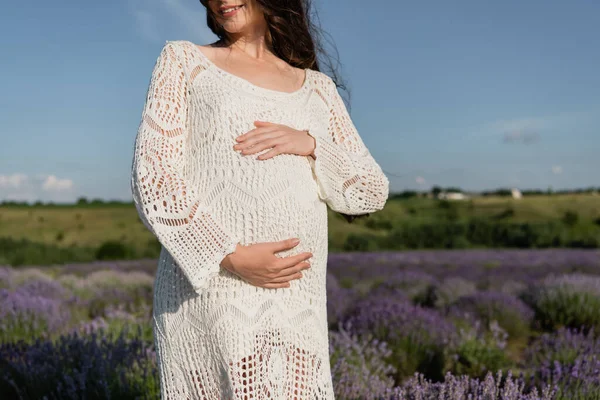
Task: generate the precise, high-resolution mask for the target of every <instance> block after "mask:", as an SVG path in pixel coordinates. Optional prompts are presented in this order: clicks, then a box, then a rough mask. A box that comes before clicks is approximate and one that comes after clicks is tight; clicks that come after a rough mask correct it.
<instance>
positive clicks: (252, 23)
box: [209, 0, 316, 160]
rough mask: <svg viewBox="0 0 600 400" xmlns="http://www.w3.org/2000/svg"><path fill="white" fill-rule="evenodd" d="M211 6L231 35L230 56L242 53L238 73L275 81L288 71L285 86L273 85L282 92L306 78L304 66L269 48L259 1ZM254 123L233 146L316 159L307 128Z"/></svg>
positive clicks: (269, 154) (244, 150) (242, 150)
mask: <svg viewBox="0 0 600 400" xmlns="http://www.w3.org/2000/svg"><path fill="white" fill-rule="evenodd" d="M239 5H243V7H242V8H241V9H239V10H237V11H236V13H235V14H234V15H232V16H230V17H225V16H223V15H221V13H220V10H221V9H222V8H229V7H233V6H239ZM209 6H210V8H211V10H212V11H213V13H214V14H215V15H216V18H217V21H218V22H219V23H220V24H221V25H222V26H223V28H224V29H225V30H226V31H227V32H228V33H229V35H231V37H232V40H233V44H232V45H231V47H230V50H231V54H229V55H227V57H228V59H231V58H238V56H239V58H238V59H237V61H236V62H235V66H234V67H235V69H236V71H240V72H238V73H237V75H241V74H243V75H244V76H253V75H256V76H257V78H256V80H254V81H259V80H265V81H270V82H274V81H276V79H279V80H281V78H279V77H280V76H281V75H282V73H283V72H282V71H285V74H286V75H289V76H290V77H289V78H288V77H287V76H284V81H283V83H282V86H283V85H286V88H280V89H274V90H279V91H282V92H290V91H292V90H290V89H289V88H290V87H298V86H299V85H300V84H301V82H303V81H304V76H303V75H304V72H303V70H302V69H300V68H293V67H291V66H290V65H288V64H287V63H286V62H285V61H283V60H281V59H279V58H278V57H276V56H275V55H274V54H273V53H272V52H271V51H270V50H269V49H268V46H267V44H266V43H265V32H266V29H267V23H266V21H265V19H264V16H263V13H262V10H261V9H260V5H259V4H258V3H257V2H256V1H255V0H232V1H220V0H213V1H210V2H209ZM244 59H245V60H247V61H244ZM284 64H285V65H284ZM269 69H271V70H273V71H274V73H272V74H270V76H269V75H268V74H269V72H264V71H269ZM261 71H262V72H261ZM287 71H290V72H287ZM299 74H301V75H302V76H300V75H299ZM299 76H300V77H299ZM289 82H300V84H297V85H296V86H293V85H290V84H289ZM254 125H255V126H256V128H254V129H252V130H250V131H248V132H246V133H244V134H242V135H240V136H238V137H237V138H236V140H237V142H238V143H237V144H235V145H234V146H233V150H235V151H239V152H240V154H242V155H252V154H255V153H258V152H260V151H262V150H264V149H270V150H269V151H268V152H266V153H264V154H261V155H260V156H258V157H256V158H257V159H258V160H266V159H269V158H273V157H275V156H276V155H278V154H295V155H298V156H310V157H312V158H313V159H316V156H315V154H314V149H315V145H316V143H315V139H314V138H313V137H312V136H311V135H310V134H309V132H308V131H305V130H298V129H294V128H292V127H290V126H287V125H283V124H276V123H273V122H269V121H254Z"/></svg>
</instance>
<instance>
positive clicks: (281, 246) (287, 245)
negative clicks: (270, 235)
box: [267, 238, 300, 254]
mask: <svg viewBox="0 0 600 400" xmlns="http://www.w3.org/2000/svg"><path fill="white" fill-rule="evenodd" d="M295 240H298V242H297V243H296V241H295ZM267 244H268V245H269V246H271V249H272V250H273V254H275V253H277V252H279V251H284V250H288V249H292V248H294V247H296V246H298V245H299V244H300V240H299V238H289V239H284V240H280V241H278V242H267Z"/></svg>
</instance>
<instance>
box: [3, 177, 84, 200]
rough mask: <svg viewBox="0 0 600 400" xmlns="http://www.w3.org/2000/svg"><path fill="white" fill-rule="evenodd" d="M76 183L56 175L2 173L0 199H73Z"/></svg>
mask: <svg viewBox="0 0 600 400" xmlns="http://www.w3.org/2000/svg"><path fill="white" fill-rule="evenodd" d="M74 187H75V184H74V182H73V180H71V179H68V178H59V177H57V176H56V175H47V174H43V175H42V174H34V175H27V174H21V173H15V174H12V175H0V200H14V201H27V202H35V201H38V200H42V201H61V202H64V201H73V200H74V198H75V193H74V190H73V189H74Z"/></svg>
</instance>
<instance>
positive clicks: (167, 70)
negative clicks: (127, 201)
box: [131, 42, 238, 290]
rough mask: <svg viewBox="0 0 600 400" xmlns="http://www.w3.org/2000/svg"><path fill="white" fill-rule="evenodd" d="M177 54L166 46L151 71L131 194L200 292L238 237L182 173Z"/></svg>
mask: <svg viewBox="0 0 600 400" xmlns="http://www.w3.org/2000/svg"><path fill="white" fill-rule="evenodd" d="M176 52H177V48H176V45H174V44H173V43H171V42H167V43H166V44H165V46H164V47H163V49H162V51H161V53H160V55H159V57H158V59H157V61H156V64H155V66H154V70H153V72H152V77H151V79H150V86H149V88H148V92H147V96H146V102H145V105H144V107H143V111H142V117H141V122H140V125H139V128H138V131H137V137H136V139H135V151H134V157H133V163H132V171H131V191H132V194H133V200H134V203H135V206H136V209H137V211H138V214H139V216H140V218H141V220H142V222H143V223H144V225H145V226H146V227H147V228H148V229H149V230H150V231H151V232H152V233H153V234H154V235H155V236H156V237H157V239H158V240H159V242H160V243H161V244H162V245H163V246H164V247H165V248H166V250H167V251H168V252H169V253H170V254H171V255H172V256H173V258H174V260H175V261H176V263H177V264H178V266H179V267H180V268H181V270H182V271H183V273H184V274H185V276H186V277H187V278H188V280H189V281H190V283H191V284H192V286H193V287H194V289H195V290H198V289H201V288H203V287H205V285H206V283H207V281H208V279H209V278H210V277H212V276H214V275H216V274H217V273H218V272H219V270H220V267H221V266H220V264H221V261H222V260H223V258H225V257H226V256H227V255H228V254H230V253H232V252H234V251H235V249H236V246H237V243H238V238H237V237H234V236H233V235H232V234H231V233H229V232H226V231H225V230H224V229H223V228H222V227H221V226H219V224H218V223H217V222H216V221H215V219H214V218H213V217H212V216H211V214H210V213H209V212H208V211H207V209H206V207H205V205H203V204H202V203H201V202H200V201H199V197H200V196H199V194H198V193H197V191H196V189H195V188H194V187H192V186H190V185H189V184H188V182H187V181H186V178H185V176H184V174H183V172H182V170H183V167H184V164H183V163H184V156H185V154H186V149H187V148H186V143H187V137H188V128H187V110H188V107H187V93H188V87H187V79H186V75H185V71H184V69H183V65H182V63H181V62H180V61H179V60H178V57H177V53H176Z"/></svg>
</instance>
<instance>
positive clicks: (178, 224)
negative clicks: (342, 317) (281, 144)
mask: <svg viewBox="0 0 600 400" xmlns="http://www.w3.org/2000/svg"><path fill="white" fill-rule="evenodd" d="M255 120H262V121H269V122H274V123H279V124H285V125H287V126H290V127H293V128H295V129H300V130H308V131H309V132H310V134H311V135H312V136H313V137H314V138H315V142H316V147H315V151H314V153H315V155H316V160H313V158H312V157H309V156H298V155H291V154H280V155H277V156H275V157H273V158H270V159H266V160H257V159H256V157H257V156H258V155H259V154H263V153H266V152H267V151H268V150H269V149H265V150H263V151H261V152H258V153H255V154H251V155H243V154H241V153H239V152H238V151H236V150H234V149H233V145H234V144H235V143H236V142H235V138H236V137H237V136H239V135H241V134H243V133H246V132H248V131H249V130H251V129H254V128H255V126H254V125H253V121H255ZM131 189H132V194H133V198H134V203H135V205H136V209H137V211H138V213H139V215H140V218H141V220H142V221H143V223H144V225H145V226H146V227H147V228H148V229H150V231H151V232H152V233H153V234H154V235H155V236H156V237H157V239H158V240H159V242H160V243H161V245H162V250H161V253H160V259H159V263H158V269H157V272H156V280H155V284H154V300H153V330H154V341H155V346H156V354H157V362H158V369H159V376H160V391H161V398H162V399H172V400H180V399H184V400H185V399H209V400H213V399H222V400H225V399H278V400H279V399H282V400H283V399H285V400H290V399H292V400H293V399H333V398H334V394H333V385H332V377H331V372H330V361H329V345H328V329H327V312H326V291H325V276H326V266H327V206H329V207H330V208H331V209H333V210H336V211H339V212H343V213H346V214H353V215H357V214H363V213H370V212H375V211H377V210H381V209H382V208H383V206H384V204H385V202H386V200H387V197H388V180H387V178H386V176H385V175H384V174H383V172H382V170H381V168H380V166H379V165H378V164H377V163H376V162H375V160H374V159H373V158H372V156H371V154H370V153H369V151H368V150H367V148H366V147H365V145H364V143H363V142H362V140H361V138H360V137H359V135H358V132H357V131H356V129H355V127H354V125H353V123H352V121H351V119H350V117H349V115H348V113H347V110H346V108H345V105H344V103H343V101H342V98H341V97H340V95H339V94H338V91H337V88H336V86H335V83H334V81H333V80H332V79H331V78H329V76H327V75H325V74H323V73H321V72H318V71H314V70H310V69H307V70H306V79H305V81H304V83H303V85H302V87H301V88H300V89H298V90H296V91H294V92H283V91H277V90H272V89H267V88H264V87H260V86H257V85H254V84H252V83H251V82H250V81H248V80H246V79H243V78H241V77H239V76H237V75H234V74H232V73H229V72H228V71H225V70H223V69H221V68H219V67H218V66H217V65H216V64H214V63H213V62H212V61H211V60H209V59H208V57H207V56H206V55H205V54H204V53H203V51H201V48H200V47H198V46H196V45H195V44H194V43H192V42H189V41H185V40H176V41H167V42H166V43H165V45H164V47H163V48H162V51H161V53H160V55H159V56H158V59H157V61H156V64H155V66H154V70H153V72H152V77H151V79H150V85H149V88H148V92H147V96H146V102H145V105H144V107H143V111H142V117H141V122H140V125H139V129H138V132H137V137H136V139H135V151H134V155H133V164H132V170H131ZM294 237H298V238H299V239H300V244H298V245H297V246H296V247H294V248H292V249H290V250H286V251H282V252H279V253H276V255H278V256H281V257H285V256H289V255H294V254H298V253H301V252H305V251H310V252H312V253H313V257H312V258H311V259H310V260H309V262H310V264H311V268H310V269H308V270H304V271H303V277H302V278H300V279H297V280H292V281H291V282H290V283H291V286H290V287H289V288H277V289H269V288H261V287H258V286H254V285H251V284H249V283H247V282H246V281H245V280H243V279H242V278H240V277H238V276H237V275H235V274H232V273H230V272H229V271H227V270H226V269H224V268H222V267H221V266H220V263H221V260H223V258H224V257H225V256H226V255H227V254H229V253H231V252H233V251H234V250H235V248H236V244H237V243H240V244H241V245H249V244H252V243H260V242H273V241H280V240H284V239H288V238H294Z"/></svg>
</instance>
